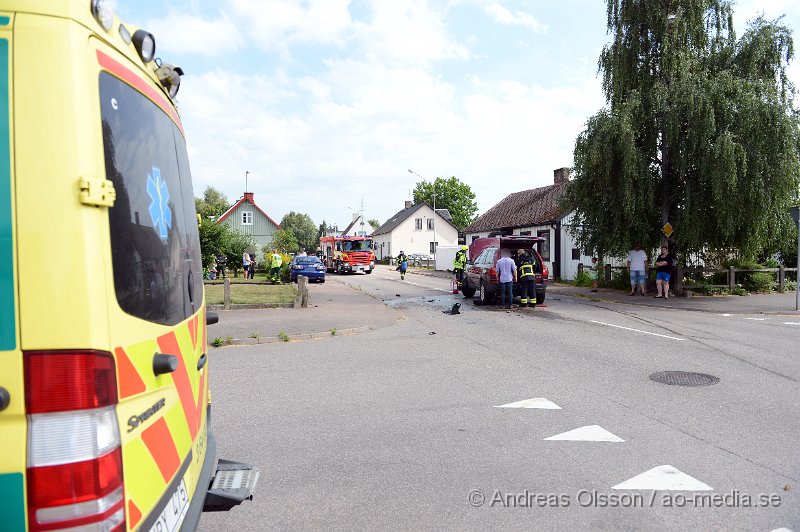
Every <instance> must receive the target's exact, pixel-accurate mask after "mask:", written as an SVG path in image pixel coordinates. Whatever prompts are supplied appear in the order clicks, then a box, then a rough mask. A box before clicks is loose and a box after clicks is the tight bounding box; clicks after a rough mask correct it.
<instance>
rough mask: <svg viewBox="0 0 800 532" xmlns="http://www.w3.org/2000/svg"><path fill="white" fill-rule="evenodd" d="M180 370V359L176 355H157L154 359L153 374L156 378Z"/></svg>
mask: <svg viewBox="0 0 800 532" xmlns="http://www.w3.org/2000/svg"><path fill="white" fill-rule="evenodd" d="M176 369H178V357H176V356H175V355H165V354H163V353H156V354H155V356H154V357H153V373H155V374H156V377H158V376H159V375H162V374H164V373H172V372H173V371H175V370H176Z"/></svg>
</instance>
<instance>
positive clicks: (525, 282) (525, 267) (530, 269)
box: [517, 249, 536, 307]
mask: <svg viewBox="0 0 800 532" xmlns="http://www.w3.org/2000/svg"><path fill="white" fill-rule="evenodd" d="M517 264H518V269H519V284H520V295H521V297H520V300H519V306H520V307H536V266H535V264H536V263H535V262H534V260H533V257H532V256H531V254H530V252H526V251H525V250H524V249H520V250H517Z"/></svg>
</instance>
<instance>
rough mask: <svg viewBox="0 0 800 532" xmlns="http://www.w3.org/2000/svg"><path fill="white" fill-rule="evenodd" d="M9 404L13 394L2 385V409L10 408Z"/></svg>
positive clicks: (0, 406)
mask: <svg viewBox="0 0 800 532" xmlns="http://www.w3.org/2000/svg"><path fill="white" fill-rule="evenodd" d="M9 404H11V394H10V393H8V390H6V389H5V388H3V387H0V411H3V410H5V409H6V408H8V405H9Z"/></svg>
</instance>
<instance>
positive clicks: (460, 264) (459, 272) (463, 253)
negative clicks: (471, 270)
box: [453, 246, 469, 288]
mask: <svg viewBox="0 0 800 532" xmlns="http://www.w3.org/2000/svg"><path fill="white" fill-rule="evenodd" d="M467 249H469V248H467V246H461V249H459V250H458V251H456V257H455V258H454V259H453V272H454V273H455V274H456V281H457V282H458V287H459V288H461V281H462V280H463V279H464V268H466V266H467Z"/></svg>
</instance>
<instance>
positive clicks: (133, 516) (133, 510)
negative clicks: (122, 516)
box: [128, 499, 142, 528]
mask: <svg viewBox="0 0 800 532" xmlns="http://www.w3.org/2000/svg"><path fill="white" fill-rule="evenodd" d="M141 518H142V511H141V510H140V509H139V507H138V506H136V503H135V502H133V499H130V500H128V525H130V527H131V528H133V527H135V526H136V525H137V524H138V523H139V520H141Z"/></svg>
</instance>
